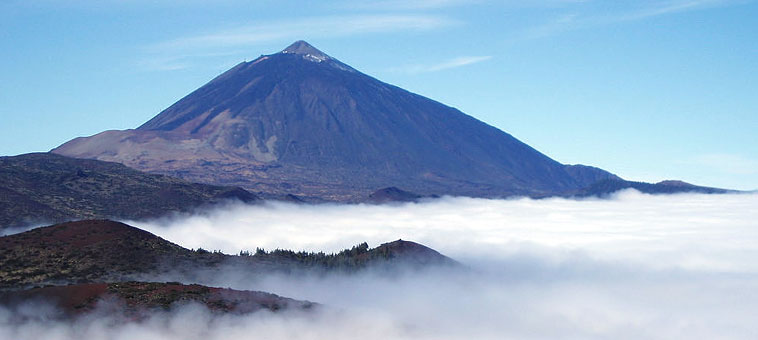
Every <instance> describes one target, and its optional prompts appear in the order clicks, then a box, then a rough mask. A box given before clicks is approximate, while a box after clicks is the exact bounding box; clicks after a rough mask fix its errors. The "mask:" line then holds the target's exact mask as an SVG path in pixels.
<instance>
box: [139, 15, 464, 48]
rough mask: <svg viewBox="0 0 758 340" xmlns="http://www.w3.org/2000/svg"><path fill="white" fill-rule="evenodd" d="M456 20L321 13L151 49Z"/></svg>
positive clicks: (424, 27) (433, 25)
mask: <svg viewBox="0 0 758 340" xmlns="http://www.w3.org/2000/svg"><path fill="white" fill-rule="evenodd" d="M455 24H456V21H454V20H451V19H448V18H445V17H441V16H431V15H359V16H334V17H319V18H309V19H300V20H288V21H279V22H270V23H261V24H252V25H246V26H241V27H237V28H234V29H229V30H224V31H218V32H213V33H207V34H200V35H195V36H189V37H184V38H178V39H174V40H170V41H165V42H161V43H157V44H154V45H152V46H149V47H148V50H151V51H176V50H207V49H218V48H228V47H238V46H249V45H254V44H260V43H266V42H271V41H276V40H284V39H289V40H296V39H301V38H304V37H307V38H313V37H321V38H323V37H340V36H350V35H360V34H370V33H390V32H402V31H428V30H434V29H439V28H443V27H448V26H452V25H455Z"/></svg>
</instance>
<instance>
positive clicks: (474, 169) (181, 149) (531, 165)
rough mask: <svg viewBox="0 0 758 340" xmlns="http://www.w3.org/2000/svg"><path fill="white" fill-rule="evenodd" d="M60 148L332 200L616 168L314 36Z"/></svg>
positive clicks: (574, 183) (523, 191) (534, 183)
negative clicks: (570, 158) (371, 68)
mask: <svg viewBox="0 0 758 340" xmlns="http://www.w3.org/2000/svg"><path fill="white" fill-rule="evenodd" d="M53 152H55V153H59V154H63V155H68V156H73V157H80V158H96V159H100V160H107V161H116V162H121V163H124V164H126V165H128V166H132V167H135V168H137V169H141V170H145V171H150V172H156V173H163V174H170V175H174V176H179V177H183V178H185V179H189V180H192V181H198V182H208V183H214V184H224V185H235V186H242V187H244V188H246V189H251V190H253V191H258V192H264V193H271V194H295V195H298V196H302V197H313V198H320V199H325V200H334V201H358V200H362V199H365V198H366V197H367V196H368V195H369V194H370V193H372V192H374V191H376V190H377V189H379V188H386V187H393V186H394V187H399V188H403V189H404V190H409V191H412V192H414V193H417V194H420V195H434V194H437V195H445V194H447V195H466V196H477V197H498V196H507V195H551V194H556V193H561V192H567V191H571V190H577V189H579V188H584V187H587V186H589V185H591V184H593V183H595V182H597V181H599V180H604V179H616V178H617V177H616V176H614V175H612V174H610V173H608V172H605V171H603V170H600V169H597V168H592V167H586V166H581V165H574V166H567V165H563V164H560V163H558V162H556V161H554V160H552V159H550V158H549V157H547V156H545V155H543V154H542V153H540V152H538V151H536V150H534V149H533V148H531V147H529V146H528V145H526V144H524V143H522V142H520V141H519V140H517V139H516V138H513V137H512V136H511V135H509V134H507V133H505V132H503V131H501V130H499V129H497V128H494V127H492V126H490V125H487V124H485V123H483V122H481V121H479V120H477V119H475V118H473V117H471V116H468V115H466V114H464V113H462V112H460V111H459V110H457V109H455V108H452V107H449V106H446V105H443V104H441V103H439V102H436V101H434V100H431V99H428V98H425V97H422V96H419V95H417V94H414V93H411V92H408V91H406V90H403V89H401V88H398V87H396V86H392V85H389V84H387V83H383V82H381V81H379V80H377V79H374V78H372V77H370V76H368V75H365V74H363V73H361V72H358V71H357V70H355V69H353V68H351V67H350V66H348V65H346V64H343V63H342V62H340V61H338V60H337V59H334V58H332V57H330V56H328V55H326V54H325V53H323V52H321V51H319V50H318V49H316V48H315V47H313V46H311V45H310V44H308V43H307V42H305V41H297V42H295V43H294V44H292V45H290V46H289V47H287V48H285V49H284V50H283V51H281V52H279V53H275V54H271V55H263V56H261V57H259V58H257V59H255V60H253V61H250V62H242V63H240V64H238V65H236V66H234V67H232V68H231V69H230V70H228V71H226V72H225V73H223V74H221V75H219V76H218V77H216V78H215V79H213V80H211V81H210V82H209V83H207V84H205V85H204V86H202V87H200V88H199V89H197V90H195V91H194V92H192V93H190V94H189V95H187V96H186V97H184V98H182V99H181V100H179V101H178V102H176V103H175V104H173V105H171V106H170V107H169V108H167V109H165V110H164V111H163V112H161V113H160V114H158V115H157V116H155V117H154V118H152V119H151V120H149V121H148V122H146V123H145V124H143V125H142V126H140V127H139V128H137V129H134V130H124V131H106V132H102V133H100V134H97V135H94V136H91V137H86V138H77V139H74V140H71V141H69V142H67V143H65V144H63V145H61V146H60V147H58V148H56V149H55V150H53Z"/></svg>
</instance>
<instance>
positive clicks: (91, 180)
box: [0, 153, 259, 229]
mask: <svg viewBox="0 0 758 340" xmlns="http://www.w3.org/2000/svg"><path fill="white" fill-rule="evenodd" d="M230 199H231V200H239V201H242V202H253V201H256V200H258V199H259V198H258V197H257V196H256V195H254V194H252V193H250V192H247V191H245V190H243V189H241V188H234V187H221V186H214V185H207V184H197V183H190V182H187V181H184V180H181V179H178V178H172V177H168V176H163V175H155V174H148V173H144V172H141V171H137V170H134V169H131V168H128V167H126V166H124V165H122V164H119V163H113V162H103V161H97V160H89V159H75V158H69V157H64V156H61V155H56V154H51V153H32V154H25V155H20V156H12V157H0V229H2V228H5V227H20V226H25V225H29V224H34V223H54V222H63V221H68V220H77V219H85V218H120V219H144V218H152V217H158V216H162V215H165V214H168V213H171V212H177V211H189V210H191V209H192V208H195V207H198V206H200V205H205V204H215V203H220V202H223V201H227V200H230Z"/></svg>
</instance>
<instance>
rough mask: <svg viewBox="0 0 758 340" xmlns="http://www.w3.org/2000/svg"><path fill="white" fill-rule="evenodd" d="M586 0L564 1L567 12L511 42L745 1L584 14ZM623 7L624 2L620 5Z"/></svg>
mask: <svg viewBox="0 0 758 340" xmlns="http://www.w3.org/2000/svg"><path fill="white" fill-rule="evenodd" d="M585 3H586V2H585V1H578V2H576V3H575V6H570V5H569V4H570V2H566V3H565V4H566V5H567V6H565V8H566V9H567V10H568V11H570V13H567V14H563V15H559V16H557V17H554V18H553V19H552V20H549V21H547V22H545V23H544V24H542V25H537V26H534V27H531V28H527V29H525V30H523V31H522V32H520V33H519V34H517V35H516V37H515V38H513V39H511V40H513V41H521V40H533V39H540V38H545V37H550V36H554V35H557V34H561V33H564V32H568V31H573V30H578V29H586V28H590V27H596V26H604V25H612V24H617V23H623V22H630V21H638V20H644V19H648V18H653V17H658V16H664V15H672V14H677V13H681V12H687V11H696V10H705V9H708V8H716V7H725V6H731V5H737V4H741V3H745V1H732V0H685V1H652V2H647V3H646V4H645V5H643V6H640V7H637V6H636V5H637V3H636V2H632V3H631V4H632V6H631V7H627V8H626V9H625V10H618V11H615V12H608V13H604V14H584V13H583V11H582V6H583V5H584V4H585ZM622 7H623V4H622Z"/></svg>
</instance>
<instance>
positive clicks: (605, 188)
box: [563, 180, 737, 198]
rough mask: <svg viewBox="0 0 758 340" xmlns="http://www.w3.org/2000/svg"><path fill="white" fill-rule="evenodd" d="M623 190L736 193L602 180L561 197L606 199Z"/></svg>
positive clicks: (682, 185) (670, 183)
mask: <svg viewBox="0 0 758 340" xmlns="http://www.w3.org/2000/svg"><path fill="white" fill-rule="evenodd" d="M625 189H635V190H637V191H639V192H642V193H645V194H677V193H701V194H726V193H734V192H737V191H734V190H726V189H719V188H710V187H702V186H697V185H692V184H689V183H686V182H682V181H673V180H669V181H662V182H658V183H654V184H653V183H644V182H633V181H625V180H603V181H599V182H597V183H595V184H593V185H591V186H589V187H587V188H584V189H581V190H578V191H574V192H568V193H566V194H564V195H563V196H573V197H592V196H595V197H601V198H603V197H607V196H609V195H611V194H613V193H616V192H618V191H621V190H625Z"/></svg>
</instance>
